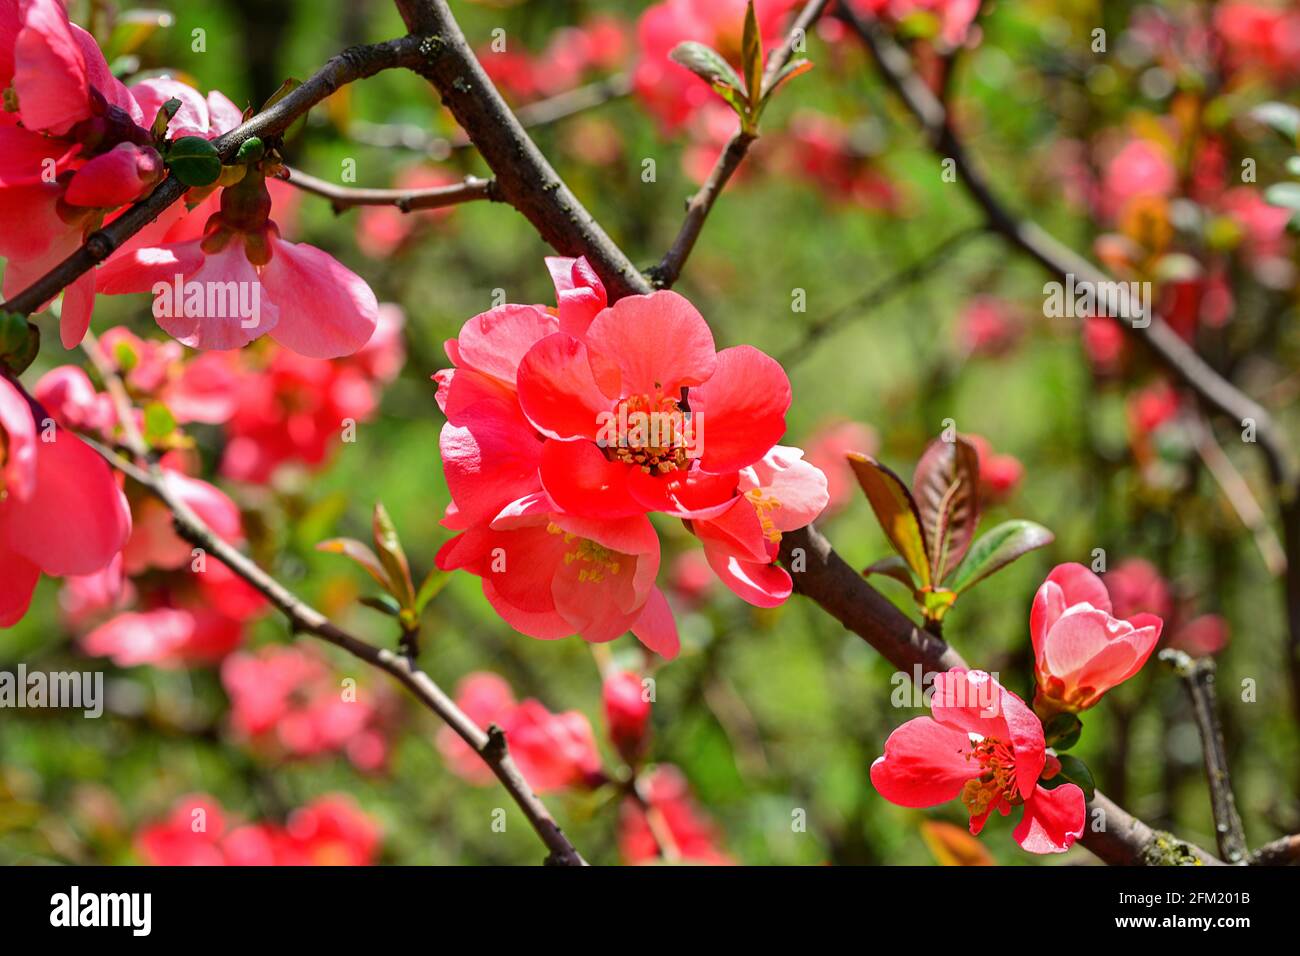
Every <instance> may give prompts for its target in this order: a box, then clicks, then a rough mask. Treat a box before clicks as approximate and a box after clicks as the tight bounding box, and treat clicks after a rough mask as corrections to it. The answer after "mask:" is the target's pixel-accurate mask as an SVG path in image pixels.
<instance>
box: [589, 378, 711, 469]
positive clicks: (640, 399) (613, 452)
mask: <svg viewBox="0 0 1300 956" xmlns="http://www.w3.org/2000/svg"><path fill="white" fill-rule="evenodd" d="M617 411H618V415H619V421H620V422H622V421H623V420H626V421H627V423H628V428H627V430H626V432H625V433H623V434H621V435H620V436H619V441H618V442H617V443H616V444H612V445H610V446H609V447H607V448H606V449H605V454H606V456H607V457H608V458H609V459H610V460H611V461H621V462H625V463H626V464H629V465H636V466H637V467H639V468H640V469H641V470H642V471H644V472H645V473H646V474H660V475H663V474H667V473H669V472H672V471H685V470H686V469H688V468H689V467H690V454H689V451H690V449H689V447H688V441H687V437H688V432H689V429H690V425H689V424H688V420H687V418H686V413H685V412H683V411H682V410H681V407H680V406H679V405H678V403H677V400H676V399H675V398H670V397H669V396H667V395H660V396H658V397H656V398H654V399H651V398H650V397H649V396H646V395H634V396H632V397H630V398H625V399H623V401H622V402H620V403H619V408H618V410H617ZM624 416H626V418H625V419H624Z"/></svg>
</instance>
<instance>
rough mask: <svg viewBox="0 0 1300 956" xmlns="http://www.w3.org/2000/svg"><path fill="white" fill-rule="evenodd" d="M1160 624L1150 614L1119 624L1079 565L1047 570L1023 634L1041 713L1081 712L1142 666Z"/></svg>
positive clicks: (1097, 581)
mask: <svg viewBox="0 0 1300 956" xmlns="http://www.w3.org/2000/svg"><path fill="white" fill-rule="evenodd" d="M1163 627H1164V622H1163V621H1162V620H1161V619H1160V618H1158V617H1156V616H1155V615H1154V614H1135V615H1133V617H1132V618H1131V619H1129V620H1121V619H1119V618H1116V617H1114V616H1113V614H1112V606H1111V601H1110V596H1109V594H1107V591H1106V586H1105V585H1104V584H1102V581H1101V578H1099V577H1097V575H1095V574H1093V573H1092V572H1091V571H1089V570H1088V569H1087V568H1085V567H1084V566H1083V565H1081V564H1061V565H1057V567H1056V568H1054V569H1053V570H1052V573H1051V574H1049V575H1048V576H1047V580H1046V581H1044V582H1043V585H1042V587H1040V588H1039V589H1038V593H1037V594H1036V595H1035V596H1034V606H1033V610H1032V611H1031V613H1030V617H1029V630H1030V634H1031V636H1032V637H1033V642H1034V659H1035V671H1036V675H1037V679H1038V691H1037V693H1036V694H1035V696H1034V708H1035V709H1036V710H1037V711H1038V712H1039V713H1040V714H1044V715H1050V714H1053V713H1057V712H1059V711H1069V712H1072V713H1077V712H1078V711H1081V710H1087V709H1088V708H1089V707H1092V706H1093V705H1095V704H1096V703H1097V701H1099V700H1100V699H1101V698H1102V695H1103V694H1105V693H1106V692H1107V691H1108V690H1110V689H1111V688H1112V687H1115V686H1117V685H1119V684H1122V683H1123V682H1124V681H1126V680H1128V679H1129V678H1130V677H1132V676H1133V675H1134V674H1136V673H1137V672H1138V671H1139V670H1141V668H1142V665H1143V664H1145V663H1146V660H1147V658H1148V657H1150V656H1151V652H1152V651H1153V650H1154V649H1155V646H1156V643H1157V642H1158V641H1159V640H1160V631H1161V629H1162V628H1163Z"/></svg>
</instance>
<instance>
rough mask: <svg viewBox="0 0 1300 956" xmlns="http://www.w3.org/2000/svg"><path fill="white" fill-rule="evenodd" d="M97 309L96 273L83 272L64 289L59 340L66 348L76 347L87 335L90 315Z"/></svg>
mask: <svg viewBox="0 0 1300 956" xmlns="http://www.w3.org/2000/svg"><path fill="white" fill-rule="evenodd" d="M94 311H95V275H94V273H93V272H86V273H83V274H82V275H81V276H79V277H78V278H77V280H76V281H75V282H73V283H72V285H70V286H68V287H67V288H66V289H64V290H63V311H62V312H60V313H59V341H60V342H62V343H63V347H64V348H65V349H75V348H76V347H77V346H78V345H80V344H81V340H82V339H84V338H85V337H86V330H87V329H89V328H90V317H91V314H92V313H93V312H94Z"/></svg>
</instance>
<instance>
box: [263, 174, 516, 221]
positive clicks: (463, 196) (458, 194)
mask: <svg viewBox="0 0 1300 956" xmlns="http://www.w3.org/2000/svg"><path fill="white" fill-rule="evenodd" d="M285 172H286V174H287V175H286V176H285V181H286V182H288V183H290V184H291V185H293V186H297V187H298V188H299V189H301V190H302V191H303V192H308V193H312V194H313V195H316V196H322V197H324V198H325V199H328V200H329V201H330V206H331V207H332V208H333V210H334V212H335V213H341V212H343V211H345V210H347V209H351V208H352V207H354V206H396V207H397V208H398V209H400V210H401V211H402V212H414V211H416V210H418V209H442V208H444V207H446V206H455V205H458V204H459V203H463V202H472V201H473V200H475V199H488V200H495V199H496V184H495V183H494V182H493V181H492V180H490V179H479V178H478V177H476V176H470V177H468V178H466V179H465V181H464V182H461V183H456V184H454V185H449V186H431V187H429V188H426V189H354V188H349V187H347V186H336V185H335V184H334V183H331V182H329V181H327V180H324V179H318V178H317V177H315V176H312V175H310V174H308V173H304V172H303V171H302V170H300V169H294V168H292V167H289V166H286V167H285Z"/></svg>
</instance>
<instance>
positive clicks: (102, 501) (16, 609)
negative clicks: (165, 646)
mask: <svg viewBox="0 0 1300 956" xmlns="http://www.w3.org/2000/svg"><path fill="white" fill-rule="evenodd" d="M130 533H131V513H130V511H129V510H128V508H127V503H126V498H125V496H124V495H123V494H122V491H121V489H120V488H119V487H118V485H117V481H116V480H115V479H114V477H113V473H112V472H111V471H110V470H109V467H108V465H107V464H106V463H105V462H104V460H103V459H102V458H100V456H99V455H98V454H96V453H95V452H94V451H92V450H91V448H90V447H89V446H88V445H86V443H85V442H83V441H81V440H80V439H79V438H77V437H76V436H74V435H72V434H71V433H69V432H67V431H65V430H63V429H62V428H59V427H57V426H56V425H55V424H54V422H53V421H52V420H50V421H49V422H48V424H46V423H45V417H44V415H43V414H42V413H41V412H40V411H39V410H38V409H37V408H35V407H34V406H33V405H31V404H30V403H29V400H28V398H27V396H25V395H24V394H23V393H22V392H21V391H19V389H18V388H17V387H16V386H15V385H14V384H12V382H11V381H10V380H9V379H7V378H2V377H0V627H10V626H12V625H13V624H16V623H17V622H18V621H19V619H21V618H22V616H23V615H24V614H26V613H27V607H28V605H29V604H30V603H31V598H32V591H33V590H34V589H35V587H36V582H37V580H38V579H39V578H40V576H41V572H44V573H46V574H48V575H51V576H55V577H62V576H64V575H82V574H92V573H94V572H96V571H99V570H100V569H102V568H104V567H106V566H107V565H108V564H109V563H110V562H111V561H112V560H113V559H114V558H115V557H116V556H117V554H118V553H119V552H120V551H121V550H122V548H123V546H124V545H125V544H126V541H127V538H128V536H129V535H130Z"/></svg>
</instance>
